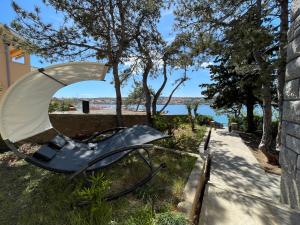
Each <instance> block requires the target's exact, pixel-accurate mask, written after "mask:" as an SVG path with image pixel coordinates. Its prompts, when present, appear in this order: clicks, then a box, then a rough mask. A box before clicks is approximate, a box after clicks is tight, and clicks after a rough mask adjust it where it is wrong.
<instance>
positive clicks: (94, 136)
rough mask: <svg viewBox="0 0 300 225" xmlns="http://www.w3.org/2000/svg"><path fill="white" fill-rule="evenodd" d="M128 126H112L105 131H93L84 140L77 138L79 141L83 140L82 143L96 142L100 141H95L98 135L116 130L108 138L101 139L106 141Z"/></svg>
mask: <svg viewBox="0 0 300 225" xmlns="http://www.w3.org/2000/svg"><path fill="white" fill-rule="evenodd" d="M125 128H127V127H115V128H110V129H107V130H104V131H96V132H95V133H93V134H92V135H91V136H90V137H88V138H86V139H84V140H76V141H78V142H81V143H96V142H98V141H95V140H94V139H96V138H97V137H99V136H101V135H104V134H106V133H109V132H114V133H113V134H112V135H110V136H109V137H106V138H103V139H102V140H101V141H104V140H106V139H108V138H110V137H112V136H114V135H115V134H116V133H118V132H119V131H120V130H123V129H125Z"/></svg>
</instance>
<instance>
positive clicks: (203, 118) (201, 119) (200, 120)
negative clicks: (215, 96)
mask: <svg viewBox="0 0 300 225" xmlns="http://www.w3.org/2000/svg"><path fill="white" fill-rule="evenodd" d="M212 120H214V119H213V117H212V116H208V115H197V116H196V122H197V124H199V125H200V126H203V125H209V122H210V121H212Z"/></svg>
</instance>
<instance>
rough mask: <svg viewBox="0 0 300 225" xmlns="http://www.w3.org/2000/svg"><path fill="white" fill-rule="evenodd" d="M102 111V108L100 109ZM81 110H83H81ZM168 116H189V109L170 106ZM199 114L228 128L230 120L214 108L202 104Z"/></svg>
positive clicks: (109, 106)
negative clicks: (211, 118)
mask: <svg viewBox="0 0 300 225" xmlns="http://www.w3.org/2000/svg"><path fill="white" fill-rule="evenodd" d="M78 107H79V108H80V107H81V104H79V105H78ZM93 107H96V108H97V107H101V108H102V109H103V107H104V108H107V109H112V108H114V107H115V105H108V104H95V105H94V104H93ZM162 107H163V105H157V110H160V109H161V108H162ZM130 108H132V109H135V108H136V105H131V106H130ZM99 109H100V108H99ZM139 109H140V110H143V109H144V107H143V105H141V106H140V107H139ZM80 110H81V109H80ZM164 111H165V113H166V114H167V115H187V109H186V106H185V105H168V106H167V107H166V109H165V110H164ZM198 114H200V115H208V116H212V117H213V119H214V121H216V122H218V123H222V124H223V126H224V127H227V126H228V118H227V115H225V114H220V113H218V112H217V111H216V110H214V109H213V108H211V107H210V106H209V105H207V104H202V105H200V106H199V108H198Z"/></svg>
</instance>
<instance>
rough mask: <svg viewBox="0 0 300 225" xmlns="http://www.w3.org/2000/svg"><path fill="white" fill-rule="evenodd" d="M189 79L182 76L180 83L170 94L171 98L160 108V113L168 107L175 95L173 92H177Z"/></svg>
mask: <svg viewBox="0 0 300 225" xmlns="http://www.w3.org/2000/svg"><path fill="white" fill-rule="evenodd" d="M186 80H187V77H183V78H181V80H180V81H179V83H178V84H177V85H176V86H175V87H174V89H173V90H172V92H171V94H170V95H169V98H168V100H167V102H166V104H165V105H164V106H163V107H162V109H161V110H159V114H160V113H162V112H163V111H164V110H165V109H166V108H167V106H168V105H169V103H170V101H171V99H172V97H173V94H174V93H175V91H176V90H177V89H178V88H179V87H180V85H182V84H183V83H184V82H185V81H186Z"/></svg>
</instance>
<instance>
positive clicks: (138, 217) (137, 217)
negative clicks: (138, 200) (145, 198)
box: [123, 205, 155, 225]
mask: <svg viewBox="0 0 300 225" xmlns="http://www.w3.org/2000/svg"><path fill="white" fill-rule="evenodd" d="M154 222H155V221H154V218H153V214H152V210H151V207H149V206H148V205H146V206H145V207H143V208H141V209H138V210H137V211H135V212H134V213H133V215H132V216H130V217H129V218H128V219H127V220H126V221H125V222H124V223H123V224H124V225H155V223H154Z"/></svg>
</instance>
